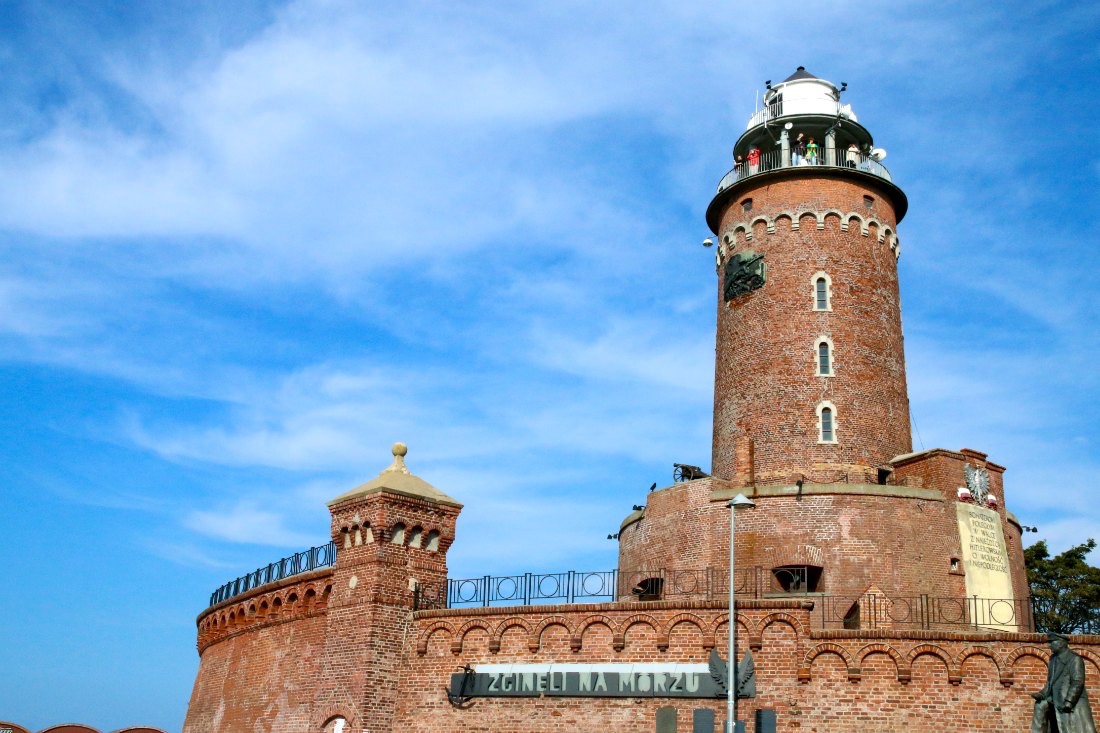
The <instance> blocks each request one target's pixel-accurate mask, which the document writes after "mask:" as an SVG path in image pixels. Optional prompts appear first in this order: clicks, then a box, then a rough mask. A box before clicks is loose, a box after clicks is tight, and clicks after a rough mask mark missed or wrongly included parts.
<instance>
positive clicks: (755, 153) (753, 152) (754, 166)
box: [748, 148, 760, 176]
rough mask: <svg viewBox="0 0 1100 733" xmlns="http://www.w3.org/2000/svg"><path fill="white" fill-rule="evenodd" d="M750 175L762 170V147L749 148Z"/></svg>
mask: <svg viewBox="0 0 1100 733" xmlns="http://www.w3.org/2000/svg"><path fill="white" fill-rule="evenodd" d="M748 161H749V175H750V176H751V175H752V174H753V173H756V172H758V171H759V170H760V148H752V149H750V150H749V156H748Z"/></svg>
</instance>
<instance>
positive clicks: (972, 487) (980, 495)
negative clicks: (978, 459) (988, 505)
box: [965, 463, 989, 504]
mask: <svg viewBox="0 0 1100 733" xmlns="http://www.w3.org/2000/svg"><path fill="white" fill-rule="evenodd" d="M965 471H966V488H967V489H968V490H969V491H970V496H971V497H973V498H974V501H975V502H976V503H978V504H985V500H986V497H988V496H989V471H987V470H985V469H984V468H978V467H977V466H971V465H970V464H969V463H968V464H966V466H965Z"/></svg>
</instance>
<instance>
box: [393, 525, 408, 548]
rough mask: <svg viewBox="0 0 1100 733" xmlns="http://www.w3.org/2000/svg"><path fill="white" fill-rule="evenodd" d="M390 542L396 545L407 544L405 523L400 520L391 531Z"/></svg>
mask: <svg viewBox="0 0 1100 733" xmlns="http://www.w3.org/2000/svg"><path fill="white" fill-rule="evenodd" d="M390 542H392V543H393V544H395V545H403V544H405V525H404V524H401V523H400V522H398V523H397V524H395V525H393V529H392V530H391V531H390Z"/></svg>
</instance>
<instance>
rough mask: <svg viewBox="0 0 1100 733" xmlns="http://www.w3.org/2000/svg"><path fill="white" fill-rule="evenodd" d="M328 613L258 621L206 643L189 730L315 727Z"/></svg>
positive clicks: (186, 726) (190, 707) (190, 732)
mask: <svg viewBox="0 0 1100 733" xmlns="http://www.w3.org/2000/svg"><path fill="white" fill-rule="evenodd" d="M325 633H326V614H325V613H324V612H323V611H321V612H317V613H313V614H307V615H295V616H289V615H288V616H287V617H286V618H284V619H282V620H280V621H278V622H272V623H266V624H255V625H250V626H248V627H246V628H243V629H240V630H238V631H237V632H236V633H234V634H232V635H231V636H228V637H226V638H223V639H221V640H220V641H216V642H213V643H209V644H207V645H206V646H205V647H204V648H203V649H202V652H201V654H202V658H201V660H200V663H199V672H198V676H197V677H196V679H195V687H194V689H193V691H192V693H191V702H190V704H189V705H188V708H187V718H186V719H185V721H184V724H183V730H184V733H225V732H226V731H252V730H265V731H306V730H312V727H311V715H312V704H313V698H314V695H315V693H316V685H317V677H318V672H319V670H320V665H321V661H322V654H323V650H324V646H325Z"/></svg>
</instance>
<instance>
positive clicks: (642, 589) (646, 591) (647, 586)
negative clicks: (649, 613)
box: [630, 578, 665, 601]
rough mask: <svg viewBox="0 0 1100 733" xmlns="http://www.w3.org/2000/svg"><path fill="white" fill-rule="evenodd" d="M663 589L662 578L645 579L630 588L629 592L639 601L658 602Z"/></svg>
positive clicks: (663, 580) (663, 582) (663, 581)
mask: <svg viewBox="0 0 1100 733" xmlns="http://www.w3.org/2000/svg"><path fill="white" fill-rule="evenodd" d="M664 587H665V579H664V578H646V579H645V580H643V581H641V582H640V583H638V584H637V585H636V586H634V587H633V588H631V589H630V592H631V593H633V594H634V595H635V596H637V597H638V600H639V601H659V600H661V591H662V590H664Z"/></svg>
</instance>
